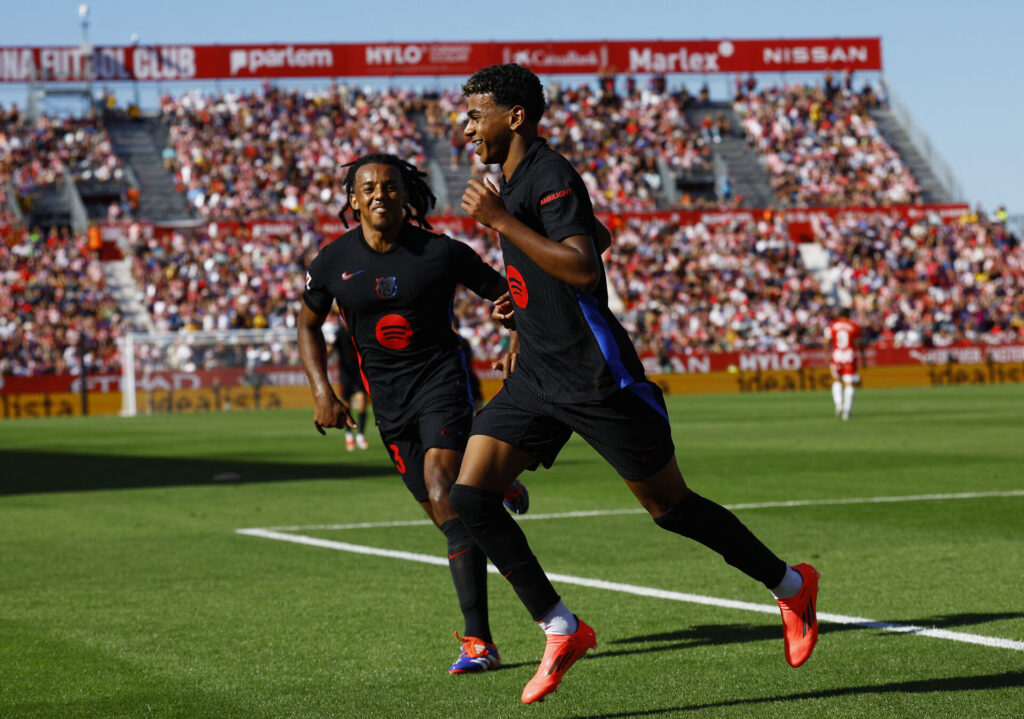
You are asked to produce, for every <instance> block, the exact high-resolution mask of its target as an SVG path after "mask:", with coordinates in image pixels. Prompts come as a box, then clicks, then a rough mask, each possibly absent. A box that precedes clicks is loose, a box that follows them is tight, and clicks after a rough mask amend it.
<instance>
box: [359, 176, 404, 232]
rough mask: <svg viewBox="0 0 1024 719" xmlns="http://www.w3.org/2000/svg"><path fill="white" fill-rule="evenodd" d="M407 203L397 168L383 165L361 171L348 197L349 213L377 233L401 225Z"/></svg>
mask: <svg viewBox="0 0 1024 719" xmlns="http://www.w3.org/2000/svg"><path fill="white" fill-rule="evenodd" d="M407 200H408V198H407V197H406V194H405V186H404V185H403V184H402V175H401V173H400V172H399V171H398V168H397V167H392V166H391V165H382V164H370V165H363V166H362V167H360V168H359V170H358V172H356V179H355V182H354V183H352V192H351V194H349V196H348V201H349V204H350V205H351V206H352V209H353V210H355V211H356V212H358V213H359V220H360V222H367V223H369V225H370V226H371V227H373V228H374V229H377V230H387V229H390V228H392V227H396V226H398V225H401V224H402V222H403V221H404V219H405V205H406V202H407Z"/></svg>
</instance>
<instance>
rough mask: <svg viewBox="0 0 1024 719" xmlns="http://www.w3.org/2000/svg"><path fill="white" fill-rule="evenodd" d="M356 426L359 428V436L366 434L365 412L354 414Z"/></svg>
mask: <svg viewBox="0 0 1024 719" xmlns="http://www.w3.org/2000/svg"><path fill="white" fill-rule="evenodd" d="M356 425H357V426H358V427H359V434H365V433H366V431H365V430H366V410H365V409H364V410H363V411H361V412H356Z"/></svg>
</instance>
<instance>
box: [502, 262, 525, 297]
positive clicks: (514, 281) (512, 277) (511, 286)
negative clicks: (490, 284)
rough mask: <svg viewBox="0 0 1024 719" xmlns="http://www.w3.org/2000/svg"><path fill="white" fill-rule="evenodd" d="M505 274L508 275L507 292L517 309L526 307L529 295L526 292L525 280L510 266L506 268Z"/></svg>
mask: <svg viewBox="0 0 1024 719" xmlns="http://www.w3.org/2000/svg"><path fill="white" fill-rule="evenodd" d="M505 274H507V275H508V291H509V293H510V294H511V295H512V300H513V301H514V302H515V303H516V306H517V307H526V303H527V302H529V301H530V293H529V292H528V291H527V290H526V280H524V279H523V276H522V275H521V274H520V273H519V270H517V269H516V268H515V267H513V266H512V265H509V266H508V267H507V268H506V270H505Z"/></svg>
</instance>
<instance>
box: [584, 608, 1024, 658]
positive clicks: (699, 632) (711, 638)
mask: <svg viewBox="0 0 1024 719" xmlns="http://www.w3.org/2000/svg"><path fill="white" fill-rule="evenodd" d="M1022 617H1024V612H999V613H995V612H993V613H989V614H984V613H978V612H971V613H965V614H945V615H941V616H935V617H927V618H925V619H915V620H899V621H895V622H891V623H892V624H900V625H904V626H906V625H914V626H917V627H931V628H940V629H948V628H953V627H965V626H970V625H972V624H984V623H985V622H991V621H996V620H999V619H1020V618H1022ZM885 623H886V622H872V623H871V624H866V625H865V624H832V623H822V624H821V625H820V626H819V628H818V631H819V633H820V634H821V635H822V636H824V635H827V634H834V633H838V632H850V631H883V632H885V631H886V630H884V629H883V628H882V627H881V626H880V625H881V624H885ZM780 639H782V625H781V624H766V625H762V626H752V625H749V624H698V625H696V626H692V627H686V628H685V629H680V630H678V631H674V632H663V633H661V634H645V635H640V636H635V637H624V638H622V639H613V640H611V641H609V642H607V643H606V646H607V645H620V646H622V645H630V644H633V645H639V644H652V643H657V644H656V646H643V647H640V646H637V647H633V648H625V647H624V648H622V649H611V650H609V651H601V652H598V653H595V654H594V655H593V656H594V658H598V657H615V656H624V655H628V654H645V653H648V652H665V651H673V650H678V649H685V648H687V647H700V646H708V645H718V644H742V643H744V642H760V641H767V640H780ZM662 642H663V643H662Z"/></svg>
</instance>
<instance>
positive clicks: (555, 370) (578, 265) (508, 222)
mask: <svg viewBox="0 0 1024 719" xmlns="http://www.w3.org/2000/svg"><path fill="white" fill-rule="evenodd" d="M463 92H464V94H465V95H466V97H467V98H468V104H469V109H468V112H467V117H468V120H467V123H466V129H465V135H466V137H467V138H468V139H469V140H470V141H471V142H472V143H473V145H474V146H475V148H476V150H475V151H476V153H477V154H478V155H479V156H480V159H481V160H482V161H483V162H484V163H486V164H500V165H501V169H502V176H503V180H504V181H503V182H502V184H501V189H500V191H499V190H498V189H497V188H494V187H492V186H490V185H489V184H486V185H485V184H483V183H481V182H478V181H476V180H470V184H469V187H467V189H466V192H465V194H464V195H463V197H462V209H463V210H465V211H466V212H467V213H468V214H469V215H470V216H471V217H473V218H474V219H475V220H476V221H477V222H479V223H481V224H482V225H484V226H486V227H489V228H491V229H493V230H496V231H497V232H498V234H499V236H500V242H501V249H502V254H503V255H504V260H505V271H506V276H507V278H508V285H509V290H510V294H511V300H512V304H513V306H514V319H515V324H516V329H517V333H518V337H519V342H520V351H519V356H518V362H517V366H516V368H515V371H514V372H512V373H511V374H509V375H508V377H507V378H506V380H505V382H504V385H503V386H502V389H501V391H499V392H498V394H497V395H495V396H494V398H493V399H491V401H490V402H488V404H487V406H486V407H484V408H483V409H482V410H481V411H480V412H479V414H477V416H476V419H475V420H474V421H473V433H472V436H471V437H470V439H469V444H468V445H467V446H466V455H465V458H464V459H463V462H462V469H461V471H460V473H459V479H458V481H457V482H456V483H455V486H454V487H452V490H451V500H452V507H453V508H454V509H455V511H456V512H458V515H459V516H460V517H461V518H462V520H463V521H464V522H465V524H466V527H467V528H468V529H469V531H470V532H471V533H472V535H473V538H474V539H475V540H476V542H477V544H478V545H479V546H480V548H481V549H483V551H484V552H486V553H487V556H488V558H490V560H491V562H493V563H494V566H495V567H496V568H497V569H498V571H499V572H500V573H501V575H502V576H504V577H505V578H506V579H507V580H508V581H509V583H510V584H511V585H512V588H513V589H514V590H515V592H516V594H517V595H518V596H519V599H520V601H521V602H522V603H523V605H524V606H525V607H526V609H527V611H528V612H529V613H530V616H531V617H532V618H533V620H534V621H536V622H537V623H538V624H539V625H540V627H541V629H542V630H543V631H544V633H545V635H546V644H545V649H544V656H543V658H542V659H541V663H540V666H539V667H538V669H537V672H536V674H535V675H534V676H533V678H532V679H531V680H530V681H529V682H528V683H527V684H526V686H525V687H524V689H523V693H522V697H521V698H522V701H523V702H524V703H526V704H530V703H533V702H535V701H538V700H540V699H543V698H544V697H545V696H547V695H548V694H550V693H551V692H553V691H555V690H556V688H557V687H558V685H559V683H560V682H561V681H562V678H563V676H564V675H565V672H566V670H568V669H569V668H570V667H571V666H573V665H574V663H575V662H576V661H577V660H578V659H580V658H581V657H582V656H583V655H584V654H586V652H587V651H589V650H590V649H592V648H594V647H595V646H597V639H596V634H595V632H594V630H593V629H592V628H591V627H590V626H588V625H587V624H586V623H585V622H584V621H583V620H582V619H580V618H579V617H577V616H576V615H575V614H573V613H572V612H571V611H570V610H569V609H568V608H567V607H566V605H565V604H564V603H563V602H562V599H561V597H560V596H559V594H558V592H556V591H555V589H554V587H553V586H552V584H551V582H550V580H549V579H548V576H547V575H546V574H545V573H544V570H543V569H542V568H541V565H540V562H539V561H538V558H537V557H536V556H534V554H533V552H532V551H531V549H530V546H529V544H528V542H527V540H526V536H525V535H524V534H523V531H522V529H521V528H520V525H519V523H517V522H515V521H514V520H513V519H512V518H511V517H510V516H508V513H507V512H505V511H504V510H503V509H502V497H503V495H504V494H505V492H507V491H508V489H509V487H510V486H512V484H513V482H515V481H516V478H517V477H518V476H519V475H520V474H521V473H522V472H523V471H525V470H527V469H532V468H536V467H537V466H538V465H540V464H543V465H544V466H545V467H550V466H551V464H552V463H553V462H554V460H555V457H556V456H557V455H558V453H559V451H560V450H561V448H562V446H563V445H564V444H565V443H566V442H567V441H568V439H569V437H570V435H571V434H572V433H574V432H575V433H577V434H579V435H580V436H581V437H582V438H583V439H584V440H585V441H586V442H587V443H588V444H590V445H591V446H592V447H593V448H594V449H595V450H597V452H598V453H599V454H600V455H601V456H602V457H603V458H604V459H605V461H607V462H608V463H609V464H610V465H611V466H612V467H613V468H614V469H615V471H616V472H617V473H618V474H619V475H620V476H621V477H622V478H623V479H624V480H625V483H626V486H627V487H629V489H630V490H631V491H632V492H633V494H634V495H635V496H636V498H637V499H638V500H639V501H640V504H641V505H643V507H644V508H645V509H646V510H647V511H648V512H649V513H650V515H651V517H652V518H653V519H654V522H655V523H656V524H657V525H658V526H659V527H661V528H663V529H666V530H668V531H671V532H675V533H677V534H680V535H682V536H684V537H689V538H691V539H694V540H696V541H698V542H700V543H701V544H704V545H705V546H707V547H709V548H711V549H712V550H714V551H716V552H718V553H719V554H720V555H722V557H723V558H724V559H725V561H726V562H728V563H729V564H731V565H732V566H734V567H736V568H737V569H739V570H740V571H742V572H744V573H745V574H747V575H748V576H750V577H752V578H754V579H756V580H758V581H760V582H762V583H763V584H764V585H765V586H766V587H767V588H768V589H769V590H771V592H772V593H773V594H774V595H775V597H776V598H777V600H778V602H779V606H780V608H781V610H782V619H783V627H784V638H785V656H786V659H787V661H789V663H790V664H792V665H793V666H799V665H800V664H802V663H803V662H804V661H806V659H807V658H808V657H809V656H810V654H811V651H812V650H813V649H814V645H815V642H816V640H817V635H818V623H817V615H816V613H815V603H816V599H817V590H818V572H817V571H816V570H815V569H814V568H813V567H811V566H810V565H808V564H800V565H797V566H795V567H792V566H790V565H789V564H787V563H786V562H784V561H783V560H781V559H779V558H778V557H777V556H776V555H775V554H773V553H772V551H771V550H770V549H768V547H766V546H765V545H764V544H762V543H761V541H760V540H759V539H758V538H757V537H755V536H754V535H753V533H751V531H750V530H749V529H747V527H745V526H744V525H743V524H742V523H741V522H740V521H739V519H738V518H737V517H736V516H735V515H734V514H732V512H730V511H729V510H727V509H725V508H724V507H722V506H721V505H719V504H716V503H714V502H712V501H710V500H708V499H705V498H704V497H702V496H700V495H699V494H697V493H696V492H693V491H692V490H690V489H689V488H688V487H687V485H686V482H685V481H683V476H682V474H681V473H680V471H679V466H678V465H677V464H676V459H675V446H674V444H673V442H672V435H671V429H670V425H669V419H668V413H667V411H666V408H665V401H664V398H663V397H662V393H661V390H660V389H659V388H658V386H657V385H655V384H653V383H651V382H649V381H648V380H647V377H646V376H645V374H644V369H643V365H642V364H641V362H640V359H639V358H638V357H637V353H636V350H635V348H634V347H633V343H632V342H631V340H630V338H629V336H628V335H627V334H626V331H625V330H624V329H623V327H622V325H621V324H620V323H619V321H618V320H617V319H616V318H615V316H614V315H613V314H612V313H611V311H610V310H609V308H608V292H607V286H606V278H605V272H604V266H603V265H602V264H601V260H600V253H599V251H598V248H599V246H600V245H603V244H604V242H603V237H604V235H605V234H606V233H607V230H605V229H604V228H603V226H602V225H601V224H600V223H599V222H598V221H597V218H596V217H595V216H594V209H593V205H592V204H591V201H590V197H589V196H588V194H587V188H586V185H584V183H583V180H582V179H581V178H580V176H579V174H578V173H577V172H576V170H575V169H574V168H573V167H572V165H571V164H570V163H569V161H568V160H566V159H565V158H564V157H563V156H562V155H560V154H559V153H558V152H556V151H555V150H553V149H552V148H551V147H549V146H548V144H547V142H545V141H544V139H543V138H541V137H539V134H538V125H539V123H540V119H541V116H542V115H543V113H544V109H545V102H544V91H543V89H542V88H541V84H540V80H539V79H538V78H537V76H536V75H534V74H533V73H532V72H530V70H528V69H526V68H525V67H522V66H520V65H516V64H508V65H492V66H490V67H487V68H484V69H483V70H480V71H479V72H477V73H475V74H474V75H473V76H472V77H471V78H469V80H468V81H467V82H466V84H465V85H464V86H463ZM666 561H669V560H666Z"/></svg>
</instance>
